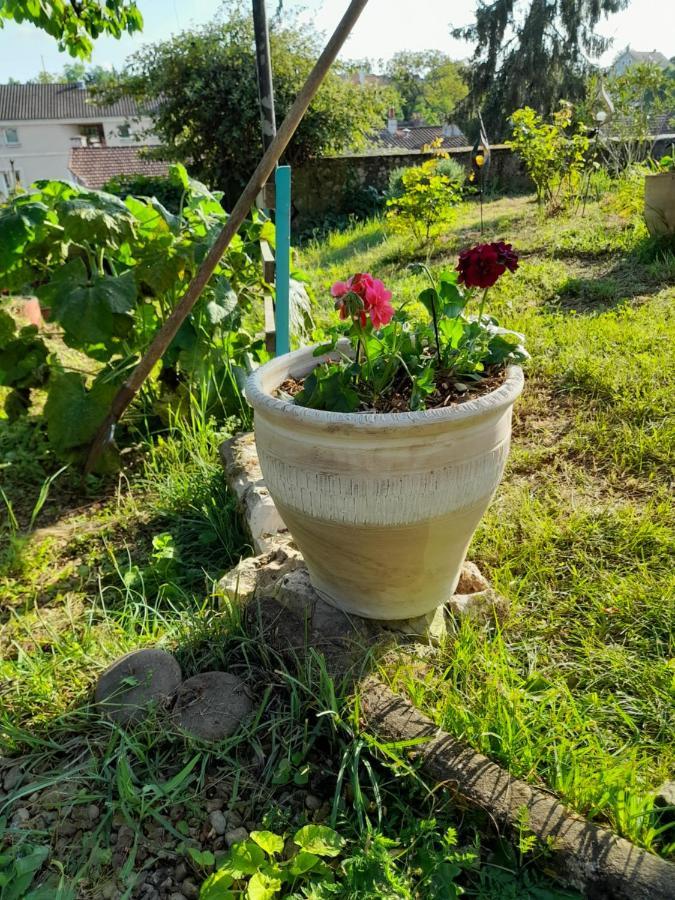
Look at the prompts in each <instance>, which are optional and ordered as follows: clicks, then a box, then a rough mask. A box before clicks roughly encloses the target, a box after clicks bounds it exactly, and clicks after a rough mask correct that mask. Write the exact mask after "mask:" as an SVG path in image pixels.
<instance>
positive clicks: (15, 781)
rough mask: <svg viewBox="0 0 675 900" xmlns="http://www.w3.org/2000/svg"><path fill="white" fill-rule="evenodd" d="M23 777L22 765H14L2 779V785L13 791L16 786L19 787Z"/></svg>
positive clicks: (9, 791) (8, 790)
mask: <svg viewBox="0 0 675 900" xmlns="http://www.w3.org/2000/svg"><path fill="white" fill-rule="evenodd" d="M22 779H23V769H22V768H21V766H12V768H11V769H10V770H9V771H8V772H7V774H6V775H5V777H4V778H3V779H2V786H3V787H4V789H5V790H6V791H7V792H8V793H11V791H13V790H14V788H15V787H18V786H19V785H20V784H21V781H22Z"/></svg>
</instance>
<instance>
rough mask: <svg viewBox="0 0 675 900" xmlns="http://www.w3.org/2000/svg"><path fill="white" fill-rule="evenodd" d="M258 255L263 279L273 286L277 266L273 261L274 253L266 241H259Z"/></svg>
mask: <svg viewBox="0 0 675 900" xmlns="http://www.w3.org/2000/svg"><path fill="white" fill-rule="evenodd" d="M260 255H261V256H262V264H263V278H264V279H265V281H266V282H267V284H274V274H275V272H276V268H277V264H276V262H275V260H274V252H273V250H272V248H271V247H270V245H269V244H268V243H267V241H260Z"/></svg>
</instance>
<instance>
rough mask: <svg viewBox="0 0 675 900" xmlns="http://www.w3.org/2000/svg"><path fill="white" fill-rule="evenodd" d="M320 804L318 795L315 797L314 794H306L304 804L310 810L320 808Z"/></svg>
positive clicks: (313, 810)
mask: <svg viewBox="0 0 675 900" xmlns="http://www.w3.org/2000/svg"><path fill="white" fill-rule="evenodd" d="M321 804H322V801H321V800H320V799H319V798H318V797H315V796H314V794H307V796H306V797H305V806H306V807H307V809H309V810H311V811H312V812H315V811H316V810H317V809H321Z"/></svg>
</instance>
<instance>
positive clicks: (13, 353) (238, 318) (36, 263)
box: [0, 165, 274, 467]
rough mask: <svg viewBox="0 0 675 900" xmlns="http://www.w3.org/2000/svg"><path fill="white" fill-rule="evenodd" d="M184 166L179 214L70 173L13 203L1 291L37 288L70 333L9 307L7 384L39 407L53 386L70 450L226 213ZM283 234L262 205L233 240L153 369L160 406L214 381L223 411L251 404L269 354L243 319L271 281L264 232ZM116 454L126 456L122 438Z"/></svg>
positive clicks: (175, 170) (3, 242)
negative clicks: (25, 318)
mask: <svg viewBox="0 0 675 900" xmlns="http://www.w3.org/2000/svg"><path fill="white" fill-rule="evenodd" d="M171 178H172V179H173V180H174V181H177V182H178V184H179V185H180V187H181V188H182V200H181V204H180V210H179V212H178V214H177V215H174V214H172V213H170V212H168V211H167V210H166V209H165V208H164V207H163V206H162V205H161V204H160V203H159V202H158V201H157V200H156V199H154V198H138V197H133V196H129V197H127V198H126V199H125V200H124V201H122V200H120V199H119V198H117V197H114V196H112V195H110V194H106V193H103V192H98V191H93V190H88V189H84V188H81V187H77V186H74V185H72V184H68V183H66V182H62V181H40V182H37V183H36V185H35V186H34V188H35V190H34V191H32V192H31V193H27V194H21V195H18V196H17V197H15V198H14V199H13V200H12V202H11V203H10V204H8V205H7V206H6V207H5V208H4V209H2V210H0V292H2V293H5V294H8V295H9V296H11V295H17V294H18V295H29V296H30V295H35V296H37V297H38V299H39V302H40V305H41V307H42V310H43V314H44V316H45V318H47V319H48V320H49V323H50V327H49V329H48V334H49V335H52V336H53V335H55V334H56V332H57V330H58V331H59V332H60V334H59V336H60V338H61V341H56V342H53V343H51V342H49V337H48V336H47V337H46V338H45V337H43V336H41V335H40V334H39V333H38V330H37V328H35V327H34V326H27V327H23V328H19V327H18V325H17V323H16V322H15V321H14V319H13V318H12V316H11V315H10V314H9V312H8V311H7V309H2V308H1V307H0V385H3V386H5V387H8V388H10V389H11V391H10V392H9V395H8V397H7V399H6V401H5V410H6V413H7V414H8V415H9V416H10V417H14V416H17V415H20V414H22V413H24V412H26V411H27V410H28V409H29V408H30V406H31V401H32V396H31V392H32V391H34V390H35V389H36V388H39V389H46V391H47V398H46V402H45V405H44V418H45V420H46V425H47V432H48V436H49V439H50V443H51V444H52V446H53V449H54V450H55V452H56V453H57V455H58V456H60V457H61V458H64V459H66V460H70V461H78V460H79V459H81V457H82V456H83V454H84V452H85V451H86V448H87V445H88V443H89V442H90V440H91V438H92V437H93V435H94V433H95V431H96V428H97V427H98V425H99V424H100V422H101V420H102V419H103V417H104V416H105V414H106V412H107V411H108V407H109V404H110V402H111V399H112V397H113V395H114V394H115V392H116V390H117V388H118V387H119V385H120V384H121V382H122V381H123V380H124V379H125V378H126V376H127V374H128V373H129V371H130V369H131V368H132V367H133V366H134V365H135V363H136V362H137V360H138V358H139V356H140V354H141V353H142V352H143V350H144V349H145V347H146V346H147V345H148V343H149V342H150V340H151V338H152V336H153V335H154V334H155V332H156V331H157V329H158V328H159V327H160V326H161V324H162V322H163V321H164V320H165V318H166V317H167V316H168V315H169V313H170V312H171V310H172V309H173V307H174V305H175V303H176V301H177V300H178V298H179V297H180V296H181V295H182V293H183V292H184V290H185V288H186V286H187V284H188V283H189V281H190V279H191V278H192V276H193V274H194V273H195V271H196V269H197V267H198V266H199V264H200V262H201V261H202V259H203V258H204V256H205V254H206V253H207V252H208V250H209V248H210V246H211V244H212V242H213V241H214V240H215V237H216V235H217V233H218V232H219V231H220V229H221V228H222V225H223V222H224V220H225V219H226V218H227V214H226V213H225V211H224V210H223V208H222V206H221V204H220V197H219V195H218V194H216V193H212V192H210V191H209V190H207V189H206V188H205V187H204V186H203V185H202V184H200V183H199V182H196V181H194V180H192V179H190V178H189V177H188V175H187V172H186V170H185V169H184V167H183V166H181V165H177V166H174V167H172V171H171ZM273 236H274V231H273V227H272V226H271V224H270V223H269V222H267V221H265V220H264V219H262V218H261V217H259V216H258V214H257V213H253V218H252V219H251V220H249V221H248V222H247V223H246V224H245V225H244V227H243V228H242V230H241V231H240V233H239V235H238V236H237V238H236V239H235V240H234V241H233V242H232V245H231V246H230V248H229V250H228V252H227V254H226V255H225V256H224V258H223V260H222V261H221V263H220V265H219V267H218V269H217V270H216V272H215V274H214V276H213V277H212V278H211V280H210V282H209V284H208V286H207V288H206V289H205V291H204V293H203V295H202V296H201V298H200V300H199V301H198V303H197V305H196V306H195V308H194V310H193V312H192V313H191V315H190V316H189V318H188V319H187V320H186V321H185V323H184V324H183V325H182V326H181V328H180V330H179V332H178V334H177V335H176V337H175V339H174V341H173V342H172V344H171V345H170V347H169V349H168V351H167V353H166V354H165V356H164V358H163V359H162V362H161V364H160V365H158V367H157V369H156V371H155V372H153V374H152V376H151V378H150V379H149V381H148V384H147V386H146V388H145V397H144V399H145V400H146V402H149V403H150V404H151V405H152V408H153V410H154V411H155V412H157V413H158V414H160V415H161V414H162V411H164V413H165V412H166V405H167V403H175V402H180V403H183V404H184V403H186V402H187V401H188V400H189V396H190V394H191V392H192V391H193V389H194V386H195V385H196V384H204V383H207V384H208V385H209V386H210V388H209V393H208V396H207V397H206V399H204V398H203V397H202V402H203V403H206V405H207V408H208V409H209V412H210V413H211V414H214V415H216V416H225V415H227V414H232V413H233V412H239V411H240V409H239V408H238V407H237V404H238V403H239V402H240V394H239V390H238V380H239V381H240V380H241V376H242V375H243V370H244V369H245V368H246V366H247V365H250V364H251V363H252V362H254V361H257V360H261V359H262V358H263V357H264V355H265V351H264V348H263V344H262V341H260V340H258V339H256V338H255V337H253V336H252V335H251V334H249V333H248V332H247V331H246V330H244V329H243V328H242V322H243V320H244V319H245V317H246V316H247V314H249V313H250V312H251V309H252V302H253V300H254V299H255V298H258V297H259V298H261V297H262V293H263V289H264V283H263V281H262V274H261V267H260V265H259V249H258V242H259V240H260V239H261V237H265V238H266V239H268V240H273ZM54 345H56V347H57V349H56V350H55V349H54ZM64 345H65V347H64ZM66 348H72V350H74V351H77V352H76V353H71V352H68V350H67V349H66ZM103 464H104V466H105V467H110V466H114V465H115V464H116V451H115V450H113V451H112V455H109V456H108V458H107V459H106V460H104V463H103Z"/></svg>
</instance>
